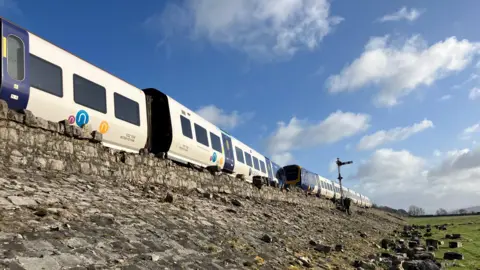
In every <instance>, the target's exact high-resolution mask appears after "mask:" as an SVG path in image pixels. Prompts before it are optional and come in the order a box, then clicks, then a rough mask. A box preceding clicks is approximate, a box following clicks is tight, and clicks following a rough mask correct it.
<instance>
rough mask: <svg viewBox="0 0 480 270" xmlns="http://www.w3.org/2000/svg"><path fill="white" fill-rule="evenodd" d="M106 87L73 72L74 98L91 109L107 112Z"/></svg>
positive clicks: (76, 101)
mask: <svg viewBox="0 0 480 270" xmlns="http://www.w3.org/2000/svg"><path fill="white" fill-rule="evenodd" d="M105 92H106V90H105V87H103V86H101V85H99V84H96V83H94V82H92V81H89V80H87V79H85V78H83V77H80V76H78V75H77V74H73V100H74V101H75V103H77V104H80V105H83V106H85V107H88V108H90V109H93V110H96V111H99V112H102V113H106V112H107V97H106V94H105Z"/></svg>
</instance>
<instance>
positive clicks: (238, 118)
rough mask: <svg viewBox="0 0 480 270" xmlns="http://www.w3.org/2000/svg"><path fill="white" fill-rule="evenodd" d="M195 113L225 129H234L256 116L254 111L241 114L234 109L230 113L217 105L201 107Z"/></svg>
mask: <svg viewBox="0 0 480 270" xmlns="http://www.w3.org/2000/svg"><path fill="white" fill-rule="evenodd" d="M195 113H197V114H198V115H200V116H201V117H203V118H205V119H206V120H208V121H210V122H211V123H212V124H214V125H216V126H218V127H220V128H223V129H233V128H235V127H237V126H238V125H240V124H242V123H244V122H246V121H248V120H250V119H252V117H253V116H254V114H253V113H243V114H239V113H238V112H237V111H233V112H231V113H230V114H229V113H226V112H225V111H223V110H222V109H219V108H217V107H216V106H215V105H208V106H204V107H201V108H200V109H198V110H197V111H196V112H195Z"/></svg>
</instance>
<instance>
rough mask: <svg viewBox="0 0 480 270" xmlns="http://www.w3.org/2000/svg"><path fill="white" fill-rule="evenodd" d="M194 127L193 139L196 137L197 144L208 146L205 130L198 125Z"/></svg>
mask: <svg viewBox="0 0 480 270" xmlns="http://www.w3.org/2000/svg"><path fill="white" fill-rule="evenodd" d="M194 125H195V137H197V142H199V143H201V144H203V145H205V146H209V145H208V137H207V130H206V129H204V128H203V127H202V126H199V125H198V124H194Z"/></svg>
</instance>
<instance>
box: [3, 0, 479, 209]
mask: <svg viewBox="0 0 480 270" xmlns="http://www.w3.org/2000/svg"><path fill="white" fill-rule="evenodd" d="M402 8H404V10H403V11H402ZM479 8H480V2H478V1H474V0H469V1H467V0H466V1H462V4H461V5H460V4H459V3H457V2H453V1H445V2H442V5H438V4H436V3H434V2H432V1H338V0H335V1H327V0H314V1H302V0H298V1H289V0H276V1H273V0H264V1H255V0H243V1H242V0H235V1H229V2H228V3H227V2H224V1H222V0H187V1H184V0H176V1H173V0H172V1H150V0H145V1H142V4H141V5H138V4H132V2H131V1H113V0H105V1H93V0H88V1H81V2H78V1H77V2H74V1H68V2H67V1H54V0H45V1H42V4H41V5H40V4H39V1H37V0H35V1H33V0H32V1H30V0H22V1H15V0H4V4H3V6H2V7H1V8H0V12H1V15H2V16H3V17H5V18H7V19H9V20H11V21H13V22H15V23H17V24H19V25H21V26H23V27H25V28H27V29H28V30H30V31H31V32H33V33H35V34H37V35H39V36H41V37H43V38H45V39H47V40H49V41H51V42H53V43H55V44H57V45H58V46H60V47H63V48H65V49H66V50H68V51H70V52H73V53H74V54H76V55H78V56H80V57H82V58H83V59H85V60H87V61H89V62H91V63H94V64H96V65H98V66H100V67H102V68H104V69H106V70H108V71H109V72H112V73H113V74H115V75H117V76H119V77H121V78H123V79H125V80H127V81H129V82H131V83H133V84H134V85H136V86H138V87H139V88H147V87H155V88H158V89H160V90H161V91H164V92H165V93H167V94H168V95H170V96H172V97H173V98H175V99H176V100H178V101H179V102H181V103H182V104H184V105H186V106H187V107H189V108H191V109H193V110H197V111H199V112H200V113H201V114H202V115H204V116H205V117H206V118H209V119H210V120H211V121H212V122H215V123H217V124H218V125H220V126H223V127H225V128H226V129H227V130H229V131H230V132H231V133H232V134H233V135H234V136H235V137H237V138H239V139H240V140H242V141H243V142H245V143H247V144H248V145H251V146H252V147H253V148H255V149H257V150H258V151H260V152H262V153H264V154H266V155H268V156H271V157H272V158H273V159H275V160H277V161H278V162H280V163H297V164H300V165H302V166H305V167H306V168H308V169H310V170H312V171H315V172H317V173H319V174H321V175H323V176H326V177H329V178H335V177H336V175H335V172H333V173H332V172H331V170H330V168H331V162H332V161H333V160H334V159H335V158H336V157H337V156H338V157H340V158H342V159H345V160H347V159H348V160H353V161H354V164H353V165H351V166H349V167H346V168H345V170H344V177H345V178H346V179H345V182H346V184H347V185H348V186H351V187H352V186H355V189H357V190H359V191H360V192H362V193H365V194H367V195H369V196H370V197H371V198H372V199H374V200H375V201H376V202H378V203H380V204H386V205H391V206H394V207H403V208H408V206H409V205H410V204H417V205H419V206H422V207H425V208H426V209H427V210H428V211H434V210H436V209H437V208H438V207H444V208H447V209H453V208H458V207H464V206H469V205H473V204H480V199H479V198H478V197H479V196H478V195H479V192H480V187H476V185H475V181H478V180H477V179H479V178H478V176H480V168H479V167H478V166H479V164H480V154H479V150H477V149H476V148H475V146H476V141H475V136H477V139H478V132H479V131H480V127H479V126H475V125H476V124H477V123H479V122H480V120H479V117H478V115H479V112H480V109H479V106H478V104H479V102H480V99H479V98H478V97H479V96H480V90H476V88H475V87H480V82H479V80H478V77H477V76H478V75H480V65H479V66H476V65H477V63H478V60H479V59H478V52H480V47H479V46H480V45H479V44H478V42H479V41H480V33H479V32H478V31H477V29H476V27H475V26H476V25H478V24H479V23H480V19H479V17H478V15H477V13H478V12H475V11H476V10H479ZM389 15H390V16H389ZM385 16H387V17H385ZM381 18H384V20H382V19H381ZM374 37H377V38H374ZM367 44H369V46H368V47H367ZM366 50H367V51H368V52H367V54H364V53H365V51H366ZM355 61H356V64H352V63H354V62H355ZM477 74H478V75H477ZM332 78H336V79H335V80H333V79H332ZM332 81H333V82H334V83H333V84H332V83H331V82H332ZM332 92H335V93H332ZM379 100H380V101H379ZM335 113H336V114H335ZM292 119H294V120H293V122H292ZM422 121H423V122H422ZM280 122H283V128H280V127H281V124H279V123H280ZM415 124H417V125H416V126H414V125H415ZM279 128H280V129H279ZM395 128H397V129H395ZM468 128H470V129H468ZM392 129H393V130H392ZM382 130H384V131H385V133H382V132H381V131H382ZM377 132H380V133H377ZM372 134H375V135H374V136H372V137H370V138H369V139H368V140H367V139H364V140H363V142H364V144H363V145H364V146H365V145H367V144H370V147H366V148H368V149H364V150H359V149H358V147H357V146H358V145H359V143H360V142H361V141H362V138H363V137H364V136H367V135H372ZM374 161H376V162H374ZM447 191H448V192H450V193H452V192H453V194H454V196H450V197H449V196H447V195H446V194H447ZM447 198H448V199H447Z"/></svg>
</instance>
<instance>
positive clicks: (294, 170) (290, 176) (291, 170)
mask: <svg viewBox="0 0 480 270" xmlns="http://www.w3.org/2000/svg"><path fill="white" fill-rule="evenodd" d="M283 169H284V171H285V176H286V177H287V180H288V181H293V180H297V179H298V167H297V166H295V165H290V166H285V167H284V168H283Z"/></svg>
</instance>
